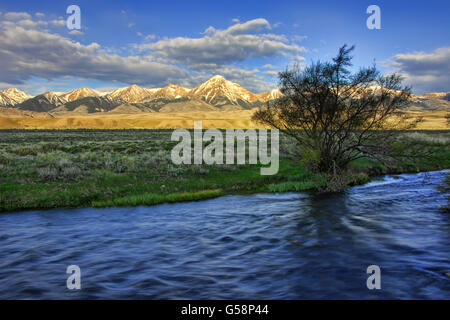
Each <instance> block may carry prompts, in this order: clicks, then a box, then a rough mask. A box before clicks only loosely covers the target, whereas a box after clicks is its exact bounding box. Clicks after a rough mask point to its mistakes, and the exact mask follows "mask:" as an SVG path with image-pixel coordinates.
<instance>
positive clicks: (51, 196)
mask: <svg viewBox="0 0 450 320" xmlns="http://www.w3.org/2000/svg"><path fill="white" fill-rule="evenodd" d="M170 135H171V131H170V130H64V131H51V130H50V131H39V130H35V131H25V130H24V131H20V130H4V131H0V212H5V211H20V210H27V209H43V208H60V207H87V206H95V207H103V206H136V205H153V204H159V203H164V202H178V201H195V200H201V199H207V198H211V197H217V196H220V195H224V194H240V193H254V192H287V191H305V190H317V189H322V188H325V187H326V186H327V184H328V183H329V181H330V177H328V176H326V175H319V174H315V173H312V172H310V171H309V170H308V169H307V168H305V167H304V166H303V165H302V164H301V163H300V162H299V161H294V160H292V159H291V158H290V156H289V154H290V152H289V150H290V148H291V149H292V148H293V144H292V143H291V142H290V141H289V140H288V139H287V138H285V137H282V139H281V146H280V150H281V153H280V156H281V158H280V170H279V172H278V174H277V175H273V176H261V175H260V166H259V165H249V164H246V165H212V166H208V165H182V166H176V165H173V164H172V163H171V160H170V150H171V149H172V147H173V146H174V145H175V144H176V142H172V141H170ZM403 139H413V140H414V141H415V142H416V143H417V144H418V145H420V146H423V148H429V149H430V150H432V151H433V152H432V155H431V156H429V157H426V158H424V159H420V161H416V162H414V161H404V162H402V163H397V164H395V165H392V166H389V167H387V166H383V165H381V164H380V163H378V162H376V161H374V160H371V159H360V160H358V161H355V162H354V163H352V164H351V166H350V168H351V172H350V174H348V176H346V181H345V183H346V184H348V185H354V184H360V183H364V182H366V181H368V180H369V177H370V176H373V175H378V174H385V173H401V172H417V171H428V170H438V169H444V168H450V142H449V141H450V133H449V132H448V131H441V132H427V133H424V132H418V133H417V132H416V133H411V134H409V133H408V134H405V136H404V138H403Z"/></svg>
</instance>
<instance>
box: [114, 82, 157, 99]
mask: <svg viewBox="0 0 450 320" xmlns="http://www.w3.org/2000/svg"><path fill="white" fill-rule="evenodd" d="M152 93H154V90H151V89H145V88H141V87H139V86H138V85H135V84H133V85H131V86H129V87H125V88H119V89H116V90H114V91H112V92H110V93H109V94H108V95H109V96H111V97H113V98H120V99H123V100H125V101H126V102H139V101H141V100H143V99H144V98H146V97H148V96H149V95H151V94H152Z"/></svg>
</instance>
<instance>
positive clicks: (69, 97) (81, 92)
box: [59, 87, 100, 102]
mask: <svg viewBox="0 0 450 320" xmlns="http://www.w3.org/2000/svg"><path fill="white" fill-rule="evenodd" d="M59 96H60V97H61V98H62V99H63V100H66V101H68V102H70V101H75V100H78V99H81V98H85V97H97V96H100V93H99V92H98V91H97V90H93V89H91V88H88V87H82V88H79V89H75V90H72V91H70V92H67V93H64V94H62V95H59Z"/></svg>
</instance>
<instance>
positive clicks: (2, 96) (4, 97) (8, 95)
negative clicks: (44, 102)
mask: <svg viewBox="0 0 450 320" xmlns="http://www.w3.org/2000/svg"><path fill="white" fill-rule="evenodd" d="M30 98H32V96H31V95H29V94H28V93H26V92H23V91H21V90H19V89H17V88H9V89H6V90H1V91H0V106H5V107H12V106H15V105H16V104H19V103H21V102H23V101H25V100H27V99H30Z"/></svg>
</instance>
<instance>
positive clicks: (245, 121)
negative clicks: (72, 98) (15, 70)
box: [0, 110, 448, 130]
mask: <svg viewBox="0 0 450 320" xmlns="http://www.w3.org/2000/svg"><path fill="white" fill-rule="evenodd" d="M253 112H254V110H237V111H223V110H222V111H209V112H184V113H176V112H153V113H133V114H118V113H103V114H99V113H94V114H76V115H60V116H55V117H52V116H50V115H49V114H47V113H28V114H20V113H15V112H9V113H6V112H2V113H0V129H175V128H193V121H194V120H202V122H203V128H219V129H229V128H234V129H240V128H242V129H244V128H261V126H260V125H258V124H256V123H255V122H253V121H252V120H251V116H252V114H253ZM411 114H412V115H420V116H422V117H423V119H424V121H423V122H422V123H420V124H419V126H418V128H417V129H424V130H432V129H434V130H442V129H448V126H447V122H446V119H445V116H446V114H447V111H427V112H411Z"/></svg>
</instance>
